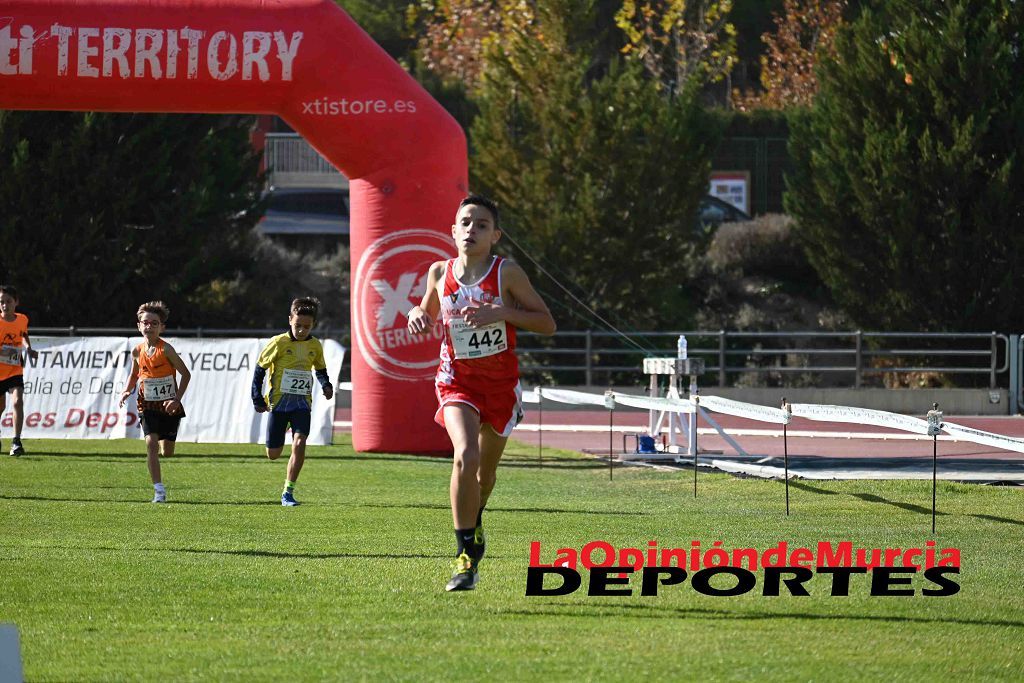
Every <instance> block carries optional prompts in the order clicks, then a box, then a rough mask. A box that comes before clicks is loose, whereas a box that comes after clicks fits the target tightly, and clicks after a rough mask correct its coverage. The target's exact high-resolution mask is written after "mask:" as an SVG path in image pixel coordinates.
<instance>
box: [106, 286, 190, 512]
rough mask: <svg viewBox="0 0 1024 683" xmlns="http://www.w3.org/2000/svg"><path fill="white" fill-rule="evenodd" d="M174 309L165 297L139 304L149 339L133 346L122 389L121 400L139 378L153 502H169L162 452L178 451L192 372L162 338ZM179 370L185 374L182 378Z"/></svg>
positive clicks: (141, 324)
mask: <svg viewBox="0 0 1024 683" xmlns="http://www.w3.org/2000/svg"><path fill="white" fill-rule="evenodd" d="M170 314H171V309H169V308H168V307H167V305H166V304H164V302H162V301H150V302H148V303H144V304H142V305H141V306H139V310H138V313H137V314H136V316H137V317H138V321H139V332H141V333H142V336H144V337H145V338H146V341H144V342H143V343H141V344H139V345H138V346H136V347H135V348H134V349H132V374H131V375H130V376H129V377H128V385H127V386H126V387H125V388H124V391H123V392H122V393H121V403H120V405H122V406H123V405H124V402H125V401H127V400H128V397H129V396H131V395H132V392H133V391H135V384H136V383H137V382H139V381H141V382H142V386H141V387H140V388H139V413H140V414H141V416H142V432H143V433H144V434H145V435H146V464H147V465H148V466H149V476H150V477H151V478H152V479H153V490H154V494H153V502H154V503H165V502H167V490H166V489H165V488H164V484H163V478H162V477H161V476H160V456H161V455H163V456H164V457H169V456H172V455H174V443H175V440H176V439H177V438H178V423H180V422H181V418H183V417H185V409H184V408H182V406H181V397H182V396H184V395H185V389H186V388H188V383H189V380H190V379H191V378H192V373H190V372H189V371H188V367H186V366H185V362H184V361H182V360H181V357H180V356H178V354H177V352H176V351H175V350H174V349H173V348H172V347H171V345H170V344H168V343H167V342H165V341H164V340H163V339H161V338H160V335H161V334H163V331H164V328H165V326H166V324H167V317H168V316H169V315H170ZM175 373H177V374H179V375H181V380H180V381H179V380H178V379H177V378H176V377H175Z"/></svg>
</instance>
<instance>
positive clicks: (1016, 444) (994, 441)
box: [942, 422, 1024, 453]
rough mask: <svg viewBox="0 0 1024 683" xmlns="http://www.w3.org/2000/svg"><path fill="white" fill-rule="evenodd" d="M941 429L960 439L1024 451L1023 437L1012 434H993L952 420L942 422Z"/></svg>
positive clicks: (1018, 451)
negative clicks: (954, 422)
mask: <svg viewBox="0 0 1024 683" xmlns="http://www.w3.org/2000/svg"><path fill="white" fill-rule="evenodd" d="M942 429H943V431H945V432H946V433H947V434H949V435H950V436H952V437H954V438H955V439H957V440H960V441H971V442H973V443H980V444H983V445H985V446H994V447H996V448H1002V449H1003V450H1007V451H1015V452H1017V453H1024V439H1018V438H1014V437H1012V436H1003V435H1002V434H993V433H992V432H983V431H982V430H980V429H972V428H971V427H964V426H963V425H958V424H953V423H952V422H943V423H942Z"/></svg>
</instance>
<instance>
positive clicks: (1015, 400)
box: [1006, 334, 1021, 415]
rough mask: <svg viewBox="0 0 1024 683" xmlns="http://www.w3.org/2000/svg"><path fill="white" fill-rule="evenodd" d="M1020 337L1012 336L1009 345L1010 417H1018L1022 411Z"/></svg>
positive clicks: (1007, 352) (1007, 353)
mask: <svg viewBox="0 0 1024 683" xmlns="http://www.w3.org/2000/svg"><path fill="white" fill-rule="evenodd" d="M1019 348H1020V335H1019V334H1011V335H1010V342H1009V344H1008V345H1007V351H1006V355H1007V360H1008V361H1009V364H1010V388H1009V390H1008V395H1007V397H1008V398H1009V399H1010V401H1009V403H1010V410H1009V412H1008V413H1007V414H1008V415H1016V414H1017V411H1018V410H1020V385H1021V382H1020V353H1019V351H1018V349H1019Z"/></svg>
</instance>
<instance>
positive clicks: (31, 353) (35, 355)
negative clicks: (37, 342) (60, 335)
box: [27, 349, 39, 360]
mask: <svg viewBox="0 0 1024 683" xmlns="http://www.w3.org/2000/svg"><path fill="white" fill-rule="evenodd" d="M27 353H28V355H29V358H31V359H32V360H36V359H37V358H39V352H38V351H36V350H35V349H29V350H28V351H27Z"/></svg>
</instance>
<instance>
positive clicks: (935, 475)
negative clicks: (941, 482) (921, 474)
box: [932, 435, 939, 534]
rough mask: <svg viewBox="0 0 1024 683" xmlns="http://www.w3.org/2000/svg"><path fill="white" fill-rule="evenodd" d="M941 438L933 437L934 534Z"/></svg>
mask: <svg viewBox="0 0 1024 683" xmlns="http://www.w3.org/2000/svg"><path fill="white" fill-rule="evenodd" d="M938 470H939V437H938V436H934V435H933V436H932V533H933V534H934V533H935V497H936V496H935V490H936V488H937V484H938V481H937V480H938Z"/></svg>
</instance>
